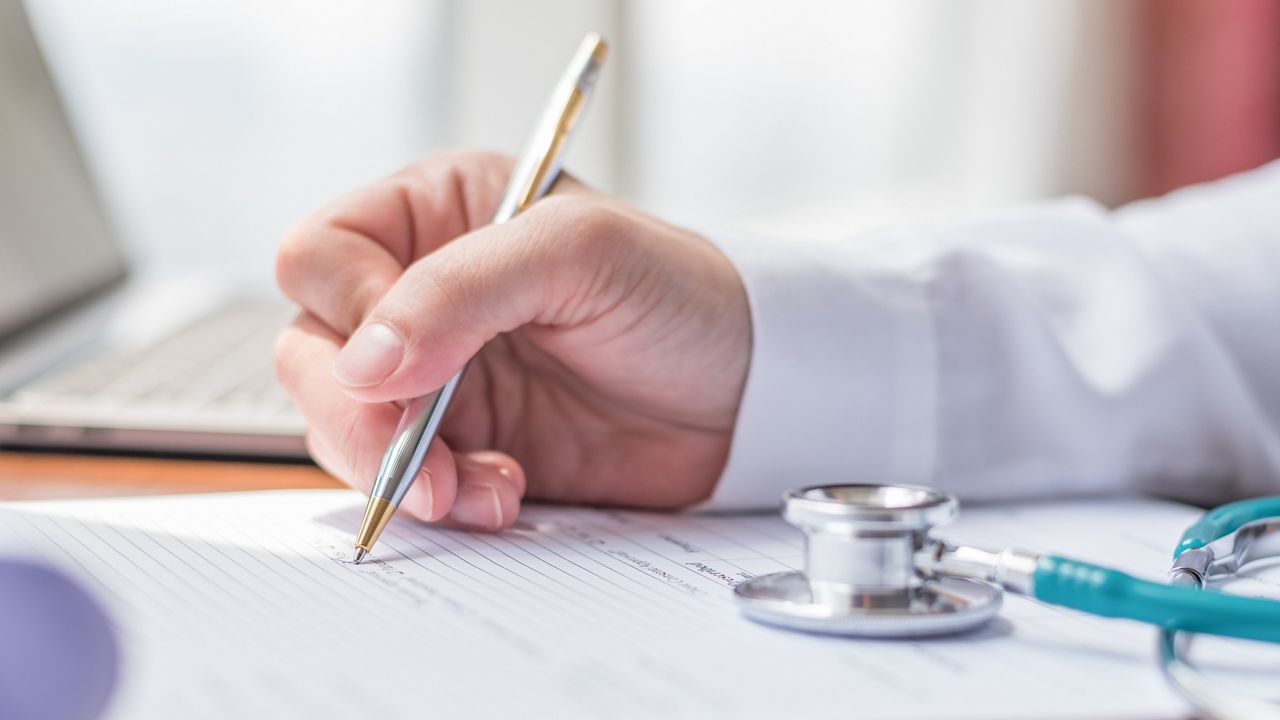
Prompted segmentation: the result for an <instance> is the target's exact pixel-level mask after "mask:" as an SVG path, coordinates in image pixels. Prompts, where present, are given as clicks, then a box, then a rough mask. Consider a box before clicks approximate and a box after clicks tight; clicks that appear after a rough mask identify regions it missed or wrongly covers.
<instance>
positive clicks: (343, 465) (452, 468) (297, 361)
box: [276, 314, 525, 530]
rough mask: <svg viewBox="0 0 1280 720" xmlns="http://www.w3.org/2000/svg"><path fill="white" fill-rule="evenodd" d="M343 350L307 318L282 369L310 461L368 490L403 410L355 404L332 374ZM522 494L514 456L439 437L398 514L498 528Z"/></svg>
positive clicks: (290, 333) (281, 353)
mask: <svg viewBox="0 0 1280 720" xmlns="http://www.w3.org/2000/svg"><path fill="white" fill-rule="evenodd" d="M338 347H339V338H338V337H337V336H336V335H335V334H334V333H333V331H332V330H330V329H328V328H327V327H325V326H324V324H323V323H320V322H319V321H318V320H317V319H316V318H314V317H311V316H309V315H306V314H304V315H302V316H300V317H299V318H298V320H297V321H295V322H294V323H293V325H291V326H290V327H289V328H287V329H286V330H285V331H284V333H283V334H282V335H281V338H280V340H279V342H278V343H277V351H276V358H277V368H278V372H279V374H280V377H281V381H282V383H283V384H284V385H285V388H286V389H287V390H288V392H289V394H290V395H291V396H292V397H293V399H294V402H295V403H296V404H297V405H298V408H299V410H300V411H301V412H302V414H303V415H304V416H305V417H306V418H307V421H308V425H309V428H308V433H307V446H308V449H309V450H310V451H311V454H312V457H313V458H314V459H315V460H316V462H317V463H318V464H319V465H320V466H321V467H322V468H324V469H325V470H326V471H327V472H329V473H330V474H332V475H334V476H335V477H337V478H339V479H340V480H342V481H343V482H346V483H347V484H349V485H351V486H353V487H355V488H357V489H360V490H363V491H365V492H368V490H369V488H370V486H371V485H372V483H373V479H374V477H375V475H376V473H377V469H378V465H379V464H380V463H381V459H382V454H383V453H384V452H385V451H386V445H387V442H388V440H389V438H390V437H391V434H392V432H393V431H394V429H395V426H396V423H397V421H398V420H399V416H400V410H399V408H398V407H396V406H395V405H392V404H381V403H379V404H366V403H361V402H358V401H356V400H353V399H351V398H350V397H348V396H347V395H346V394H345V393H343V392H342V391H341V390H340V389H339V388H338V386H337V384H336V383H335V382H334V380H333V377H332V375H331V374H330V372H329V365H330V362H331V360H332V357H333V356H334V355H335V354H336V353H337V350H338ZM524 492H525V476H524V472H523V470H522V468H520V466H519V464H518V463H516V462H515V460H513V459H512V458H510V457H509V456H507V455H504V454H502V453H497V452H473V453H465V454H455V453H453V452H452V451H451V450H450V448H449V447H448V446H447V444H446V443H445V442H444V441H442V440H441V439H440V438H436V439H435V441H434V442H433V443H432V446H431V448H430V450H429V451H428V452H427V456H426V460H425V462H424V464H423V468H422V470H421V471H420V472H419V475H418V478H417V479H416V481H415V482H414V485H413V487H412V488H411V489H410V490H409V493H408V494H407V495H406V496H405V498H404V500H403V502H402V503H401V506H400V509H401V512H405V513H408V514H409V515H411V516H413V517H416V518H418V519H419V520H424V521H429V522H435V521H442V520H443V521H444V524H447V525H452V526H455V527H463V528H469V529H477V530H499V529H502V528H504V527H508V526H510V525H511V523H513V522H514V521H515V519H516V516H517V515H518V514H519V509H520V499H521V498H522V497H523V495H524Z"/></svg>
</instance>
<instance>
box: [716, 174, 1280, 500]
mask: <svg viewBox="0 0 1280 720" xmlns="http://www.w3.org/2000/svg"><path fill="white" fill-rule="evenodd" d="M716 240H717V241H718V243H719V244H720V246H721V247H722V248H723V249H724V251H725V252H726V254H728V255H729V257H730V259H731V260H732V261H733V262H734V264H735V266H736V267H737V268H738V270H739V272H740V273H741V274H742V277H743V280H744V283H745V285H746V288H747V295H748V297H749V300H750V304H751V313H752V326H753V331H754V338H753V350H752V358H751V369H750V372H749V375H748V378H747V384H746V390H745V395H744V397H743V401H742V407H741V410H740V414H739V418H738V425H737V429H736V432H735V436H734V440H733V447H732V450H731V452H730V457H729V461H728V465H727V467H726V469H725V471H724V475H723V477H722V478H721V481H720V483H719V485H718V487H717V490H716V492H715V495H714V496H713V498H712V501H711V503H710V505H711V507H715V508H725V509H732V508H749V507H775V506H776V504H777V502H778V498H779V495H780V494H781V493H782V492H783V491H784V490H786V489H787V488H790V487H794V486H798V485H807V484H816V483H833V482H874V483H886V482H898V483H916V484H926V485H933V486H937V487H940V488H944V489H946V490H948V491H950V492H953V493H956V494H957V495H959V496H960V497H961V498H962V499H993V498H1014V497H1018V498H1024V497H1031V496H1060V495H1081V494H1099V493H1119V492H1144V493H1154V494H1160V495H1165V496H1171V497H1176V498H1182V499H1188V500H1195V501H1204V502H1217V501H1222V500H1226V499H1230V498H1236V497H1241V496H1247V495H1259V494H1275V493H1280V162H1276V163H1272V164H1270V165H1268V166H1264V167H1262V168H1259V169H1257V170H1254V171H1252V172H1249V173H1245V174H1242V175H1238V176H1235V177H1232V178H1228V179H1226V180H1222V181H1218V182H1214V183H1210V184H1206V185H1202V186H1196V187H1191V188H1187V189H1183V190H1180V191H1178V192H1175V193H1172V194H1170V195H1168V196H1165V197H1162V198H1158V199H1154V200H1146V201H1142V202H1137V203H1134V204H1132V205H1129V206H1126V207H1123V208H1121V209H1119V210H1116V211H1108V210H1106V209H1104V208H1102V207H1100V206H1098V205H1096V204H1094V203H1092V202H1090V201H1088V200H1083V199H1067V200H1062V201H1056V202H1050V203H1045V204H1040V205H1035V206H1031V207H1026V208H1020V209H1016V210H1012V211H1009V212H1007V213H1003V214H1000V215H996V216H992V217H986V218H982V219H975V220H967V221H963V222H956V223H952V224H934V225H924V226H918V227H904V228H894V229H888V230H882V231H877V232H872V233H869V234H866V235H861V236H858V237H853V238H849V239H846V240H842V241H830V242H785V241H780V240H774V239H765V238H755V237H743V236H737V237H734V236H728V237H717V238H716Z"/></svg>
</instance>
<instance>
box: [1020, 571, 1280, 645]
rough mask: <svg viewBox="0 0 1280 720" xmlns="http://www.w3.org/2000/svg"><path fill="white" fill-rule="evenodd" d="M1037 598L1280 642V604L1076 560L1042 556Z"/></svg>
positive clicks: (1177, 627) (1164, 624) (1173, 625)
mask: <svg viewBox="0 0 1280 720" xmlns="http://www.w3.org/2000/svg"><path fill="white" fill-rule="evenodd" d="M1034 594H1035V597H1036V598H1037V599H1040V600H1043V601H1045V602H1047V603H1052V604H1054V605H1061V606H1063V607H1069V608H1073V609H1075V610H1082V611H1084V612H1087V613H1092V614H1094V615H1102V616H1104V617H1117V618H1128V619H1130V620H1138V621H1141V622H1145V623H1150V624H1152V625H1158V626H1160V627H1162V628H1167V629H1170V630H1186V631H1188V632H1197V633H1208V634H1211V635H1226V636H1228V637H1236V638H1245V639H1247V640H1262V641H1265V642H1280V601H1278V600H1264V599H1261V598H1252V597H1246V596H1244V595H1233V594H1230V593H1224V592H1220V591H1218V590H1212V589H1199V588H1194V587H1186V586H1175V585H1164V584H1161V583H1154V582H1150V581H1147V580H1139V579H1138V578H1135V577H1133V576H1131V575H1127V574H1125V573H1122V572H1120V571H1119V570H1112V569H1110V568H1105V567H1101V566H1099V565H1093V564H1091V563H1085V562H1080V561H1078V560H1071V559H1070V558H1064V557H1056V556H1045V557H1042V558H1040V562H1039V564H1038V565H1037V566H1036V573H1035V591H1034Z"/></svg>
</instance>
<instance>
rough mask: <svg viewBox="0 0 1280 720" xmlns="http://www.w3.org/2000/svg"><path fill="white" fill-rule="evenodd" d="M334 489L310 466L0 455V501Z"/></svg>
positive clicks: (330, 481) (333, 483)
mask: <svg viewBox="0 0 1280 720" xmlns="http://www.w3.org/2000/svg"><path fill="white" fill-rule="evenodd" d="M335 487H343V486H342V484H341V483H339V482H338V481H336V480H334V479H333V478H331V477H330V476H329V475H327V474H325V472H324V471H322V470H320V469H319V468H316V467H313V466H310V465H284V464H271V463H247V462H221V461H213V460H171V459H157V458H136V457H101V456H95V455H58V454H52V453H49V454H44V453H16V452H0V500H46V499H54V498H77V497H106V496H113V495H164V494H172V493H202V492H231V491H237V490H275V489H284V488H335Z"/></svg>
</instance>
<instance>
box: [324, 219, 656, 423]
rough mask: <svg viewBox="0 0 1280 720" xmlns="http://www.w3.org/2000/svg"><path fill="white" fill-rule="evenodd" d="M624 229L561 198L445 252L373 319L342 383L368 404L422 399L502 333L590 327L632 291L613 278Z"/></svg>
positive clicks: (407, 279) (417, 266)
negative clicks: (584, 324) (522, 328)
mask: <svg viewBox="0 0 1280 720" xmlns="http://www.w3.org/2000/svg"><path fill="white" fill-rule="evenodd" d="M624 222H626V220H625V218H624V216H623V215H622V214H621V213H619V212H616V211H614V210H611V209H609V208H607V207H605V206H603V205H601V204H599V203H596V202H593V201H591V200H584V199H582V198H581V197H556V198H549V199H547V200H544V201H543V202H542V203H540V204H539V205H536V206H534V208H533V209H531V210H530V211H528V212H527V213H525V214H524V215H521V216H520V217H518V218H516V219H514V220H512V221H510V222H507V223H504V224H503V225H499V226H490V227H486V228H482V229H480V230H477V231H474V232H471V233H469V234H467V235H464V236H463V237H461V238H458V239H457V240H455V241H453V242H451V243H449V244H448V245H446V246H444V247H441V248H439V249H438V250H436V251H435V252H433V253H431V254H430V255H427V256H426V257H423V258H421V259H420V260H418V261H417V262H415V263H414V264H413V265H412V266H410V267H409V268H408V269H407V270H406V271H405V272H404V274H403V275H402V276H401V277H400V279H398V280H397V281H396V282H395V284H394V285H392V286H391V287H390V288H389V289H388V290H387V291H386V293H385V295H384V296H383V297H382V299H381V300H379V302H378V303H377V304H376V305H374V306H373V307H372V308H371V309H370V310H369V312H368V317H367V318H366V320H365V322H364V324H363V325H362V326H361V327H360V329H359V330H357V331H356V333H355V334H354V335H353V336H352V337H351V339H350V340H349V341H348V342H347V344H346V346H345V347H344V348H343V350H342V352H341V353H340V354H339V355H338V357H337V359H336V360H335V362H334V366H333V372H334V376H335V378H336V379H337V380H338V382H339V383H341V384H342V385H343V386H344V387H345V388H346V389H347V391H348V392H349V393H350V394H351V395H352V396H353V397H356V398H358V399H361V400H364V401H367V402H385V401H389V400H395V399H402V398H407V397H417V396H419V395H423V394H426V393H428V392H431V391H434V390H436V389H438V388H439V387H441V386H442V385H444V383H445V382H446V381H447V380H448V378H449V377H450V376H451V375H452V374H453V373H455V372H457V371H458V370H459V369H461V368H462V367H463V365H464V364H465V363H466V362H467V360H468V359H470V358H471V357H472V356H474V355H475V354H476V353H477V352H478V351H479V350H480V348H481V347H482V346H483V345H484V344H485V343H486V342H488V341H489V340H491V339H492V338H493V337H495V336H496V335H498V334H499V333H503V332H508V331H511V330H514V329H516V328H518V327H520V326H522V325H525V324H528V323H537V324H544V325H570V324H575V323H580V322H585V321H586V320H588V319H590V318H591V317H592V316H593V314H594V313H597V312H600V311H601V310H602V308H605V307H607V306H609V304H610V303H611V302H612V303H615V304H616V302H617V301H618V299H620V297H621V296H622V295H624V294H625V293H626V292H627V288H626V287H625V284H622V283H616V282H611V281H610V278H609V275H610V273H612V272H613V271H614V270H615V269H616V268H618V267H620V266H624V265H627V263H626V259H625V257H624V254H625V253H626V252H628V248H627V245H626V244H625V243H623V242H621V241H620V240H621V237H620V236H621V235H622V227H623V225H622V224H623V223H624ZM632 265H633V266H638V264H632Z"/></svg>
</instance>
